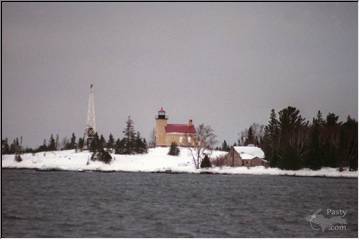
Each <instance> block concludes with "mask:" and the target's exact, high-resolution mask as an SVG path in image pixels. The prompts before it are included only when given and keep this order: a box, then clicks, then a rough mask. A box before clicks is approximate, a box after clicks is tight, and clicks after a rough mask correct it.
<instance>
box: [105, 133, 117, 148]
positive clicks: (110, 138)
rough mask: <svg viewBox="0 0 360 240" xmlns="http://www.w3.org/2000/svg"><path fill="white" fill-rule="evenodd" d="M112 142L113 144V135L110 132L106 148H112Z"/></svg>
mask: <svg viewBox="0 0 360 240" xmlns="http://www.w3.org/2000/svg"><path fill="white" fill-rule="evenodd" d="M114 144H115V140H114V137H113V135H112V134H111V133H110V135H109V140H108V142H107V145H106V146H107V148H110V149H112V148H114Z"/></svg>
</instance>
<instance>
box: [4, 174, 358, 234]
mask: <svg viewBox="0 0 360 240" xmlns="http://www.w3.org/2000/svg"><path fill="white" fill-rule="evenodd" d="M357 191H358V190H357V179H345V178H315V177H286V176H255V175H204V174H160V173H123V172H111V173H103V172H66V171H51V172H41V171H35V170H15V169H2V236H3V237H357V235H358V234H357V232H358V226H357V225H358V207H357V206H358V199H357ZM318 209H322V214H323V215H324V216H327V215H326V213H327V211H326V210H327V209H334V210H335V209H342V210H345V211H347V213H346V216H345V217H344V219H346V222H347V224H346V226H345V229H332V230H329V229H328V230H325V231H324V232H322V231H321V230H319V229H318V228H316V227H315V228H314V229H313V228H312V227H311V226H310V223H309V222H308V221H306V220H305V217H306V216H307V215H310V214H313V213H314V212H315V211H316V210H318ZM316 229H317V230H316Z"/></svg>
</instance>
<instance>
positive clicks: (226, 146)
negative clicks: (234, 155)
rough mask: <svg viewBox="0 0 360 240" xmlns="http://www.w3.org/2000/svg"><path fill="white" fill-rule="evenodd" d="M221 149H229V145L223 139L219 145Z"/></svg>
mask: <svg viewBox="0 0 360 240" xmlns="http://www.w3.org/2000/svg"><path fill="white" fill-rule="evenodd" d="M221 150H222V151H226V152H228V151H229V150H230V147H229V145H228V144H227V142H226V141H225V140H224V142H223V143H222V145H221Z"/></svg>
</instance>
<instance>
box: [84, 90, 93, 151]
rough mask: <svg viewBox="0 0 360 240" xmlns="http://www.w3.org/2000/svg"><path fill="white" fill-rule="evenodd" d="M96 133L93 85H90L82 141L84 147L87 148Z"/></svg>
mask: <svg viewBox="0 0 360 240" xmlns="http://www.w3.org/2000/svg"><path fill="white" fill-rule="evenodd" d="M95 133H96V122H95V96H94V85H92V84H90V94H89V103H88V112H87V119H86V128H85V134H84V140H85V143H86V145H87V146H88V147H89V144H90V142H91V140H92V139H93V137H94V135H95Z"/></svg>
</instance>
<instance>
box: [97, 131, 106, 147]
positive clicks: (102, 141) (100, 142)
mask: <svg viewBox="0 0 360 240" xmlns="http://www.w3.org/2000/svg"><path fill="white" fill-rule="evenodd" d="M98 144H99V145H98V148H99V149H103V148H104V147H105V146H106V140H105V138H104V136H103V135H102V134H101V135H100V139H99V143H98Z"/></svg>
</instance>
